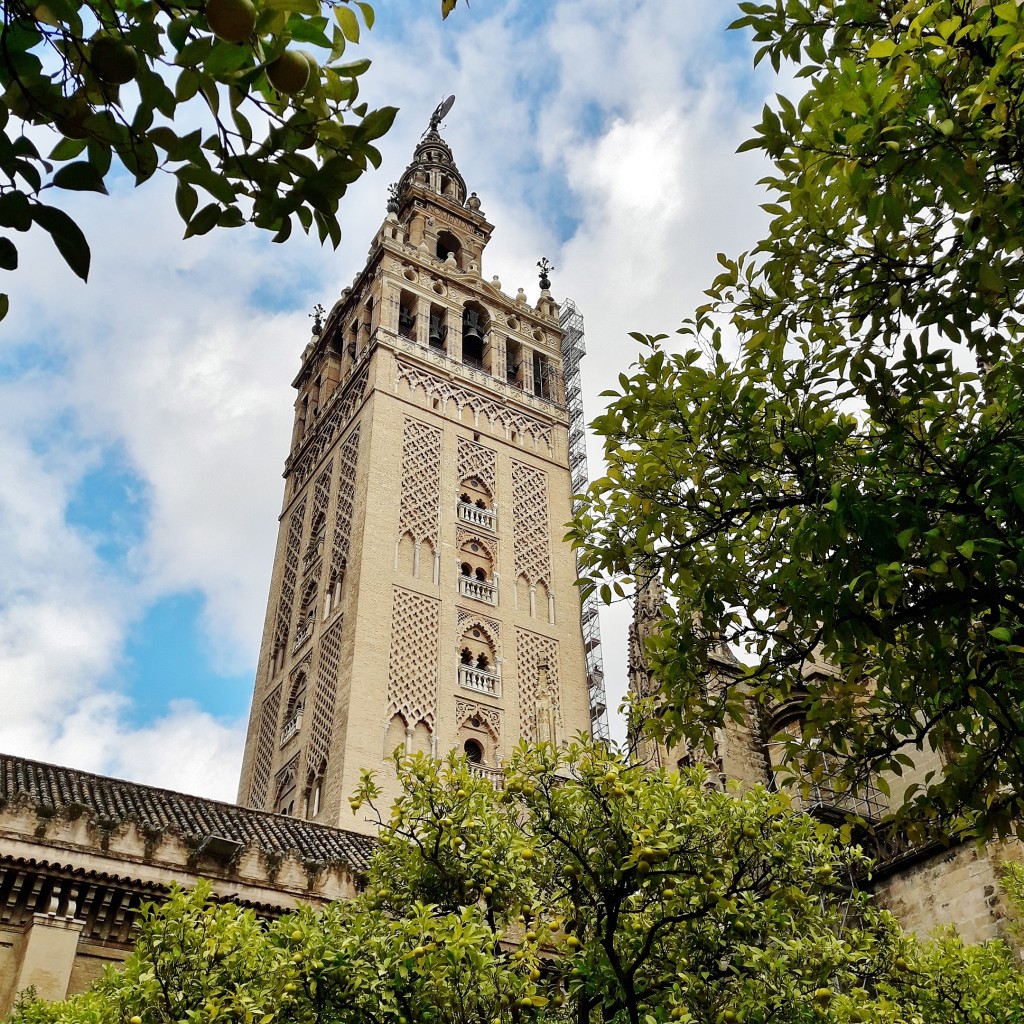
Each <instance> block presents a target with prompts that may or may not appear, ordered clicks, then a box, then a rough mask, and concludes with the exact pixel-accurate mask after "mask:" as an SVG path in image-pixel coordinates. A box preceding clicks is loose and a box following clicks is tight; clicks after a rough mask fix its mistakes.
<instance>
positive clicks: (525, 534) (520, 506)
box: [512, 461, 551, 586]
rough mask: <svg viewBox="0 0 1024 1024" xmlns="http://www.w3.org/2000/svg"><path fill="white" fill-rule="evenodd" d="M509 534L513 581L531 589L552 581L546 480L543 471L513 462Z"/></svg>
mask: <svg viewBox="0 0 1024 1024" xmlns="http://www.w3.org/2000/svg"><path fill="white" fill-rule="evenodd" d="M512 530H513V539H514V543H515V553H516V577H517V578H518V577H520V576H525V577H526V581H527V582H528V583H529V584H530V585H531V586H534V585H536V584H537V583H539V582H540V581H541V580H544V581H546V582H548V583H550V581H551V544H550V536H551V529H550V526H549V523H548V478H547V474H546V473H545V472H544V470H542V469H537V468H535V467H534V466H527V465H525V464H524V463H522V462H515V461H513V462H512Z"/></svg>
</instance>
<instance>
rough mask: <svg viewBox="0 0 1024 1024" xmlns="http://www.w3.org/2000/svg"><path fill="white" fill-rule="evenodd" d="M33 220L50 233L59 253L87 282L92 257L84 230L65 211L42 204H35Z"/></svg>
mask: <svg viewBox="0 0 1024 1024" xmlns="http://www.w3.org/2000/svg"><path fill="white" fill-rule="evenodd" d="M32 219H33V220H34V221H35V222H36V224H38V225H39V226H40V227H41V228H43V230H44V231H47V232H48V233H49V235H50V238H52V239H53V244H54V245H56V247H57V251H58V252H59V253H60V254H61V256H63V257H64V262H65V263H67V265H68V266H69V267H70V268H71V270H72V271H73V272H74V273H75V274H76V275H77V276H78V277H80V278H81V279H82V280H83V281H87V280H88V279H89V264H90V261H91V259H92V256H91V253H90V252H89V243H88V242H87V241H86V240H85V235H83V234H82V229H81V228H80V227H79V226H78V225H77V224H76V223H75V222H74V221H73V220H72V219H71V218H70V217H69V216H68V215H67V214H66V213H65V212H64V211H63V210H58V209H57V208H56V207H55V206H44V205H43V204H42V203H35V204H33V206H32Z"/></svg>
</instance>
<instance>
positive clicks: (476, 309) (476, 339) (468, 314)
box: [462, 302, 491, 370]
mask: <svg viewBox="0 0 1024 1024" xmlns="http://www.w3.org/2000/svg"><path fill="white" fill-rule="evenodd" d="M490 323H491V318H490V317H489V316H488V315H487V310H485V309H484V307H483V306H481V305H480V303H478V302H467V303H466V305H465V306H464V307H463V310H462V361H463V363H465V364H466V365H467V366H475V367H476V368H477V369H479V370H486V369H488V367H487V366H486V359H485V355H486V350H487V344H486V340H487V332H488V331H489V330H490Z"/></svg>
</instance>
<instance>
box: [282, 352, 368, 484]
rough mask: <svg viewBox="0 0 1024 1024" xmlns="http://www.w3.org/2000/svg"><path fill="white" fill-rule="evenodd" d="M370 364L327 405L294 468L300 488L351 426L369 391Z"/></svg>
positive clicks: (294, 482) (294, 475) (294, 480)
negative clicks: (351, 420) (367, 389)
mask: <svg viewBox="0 0 1024 1024" xmlns="http://www.w3.org/2000/svg"><path fill="white" fill-rule="evenodd" d="M369 374H370V368H369V365H367V366H364V367H363V368H362V369H361V370H360V371H359V373H358V374H357V375H356V376H355V377H354V378H352V379H351V380H350V381H349V383H348V384H346V385H345V386H344V387H342V388H339V389H338V390H337V391H335V393H334V395H332V397H331V401H330V402H329V403H328V405H327V408H326V409H325V410H324V413H323V414H322V415H321V419H320V422H319V423H318V424H317V425H316V426H315V427H314V428H313V433H312V437H311V438H310V440H309V441H308V442H307V445H305V446H303V448H302V454H301V455H300V456H299V459H298V460H297V461H296V463H295V465H294V466H293V467H292V469H291V478H292V481H293V484H294V486H295V487H300V486H301V485H302V483H303V482H304V481H305V480H307V479H308V478H309V476H310V474H311V473H312V472H313V470H314V469H316V466H317V463H318V462H319V461H320V459H321V458H322V456H323V454H324V452H326V451H327V450H328V449H329V448H330V447H331V445H332V444H334V442H335V441H336V440H337V438H338V437H340V436H341V432H342V431H343V430H344V429H345V428H346V427H347V426H348V422H349V420H350V419H352V414H353V413H354V412H355V410H356V406H358V405H359V403H360V402H362V400H363V396H364V395H365V394H366V382H367V380H368V379H369Z"/></svg>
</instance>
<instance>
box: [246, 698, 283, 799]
mask: <svg viewBox="0 0 1024 1024" xmlns="http://www.w3.org/2000/svg"><path fill="white" fill-rule="evenodd" d="M280 708H281V687H280V686H278V687H277V688H276V689H275V690H274V691H273V692H272V693H270V694H268V695H267V697H266V699H265V700H264V701H263V707H262V708H260V725H259V733H258V738H257V740H256V756H255V758H254V759H253V765H252V788H251V789H250V790H249V803H250V805H251V806H253V807H258V808H260V809H263V808H265V807H266V806H267V786H268V784H269V783H270V770H271V768H273V765H274V745H275V740H276V739H277V714H278V711H279V710H280Z"/></svg>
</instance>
